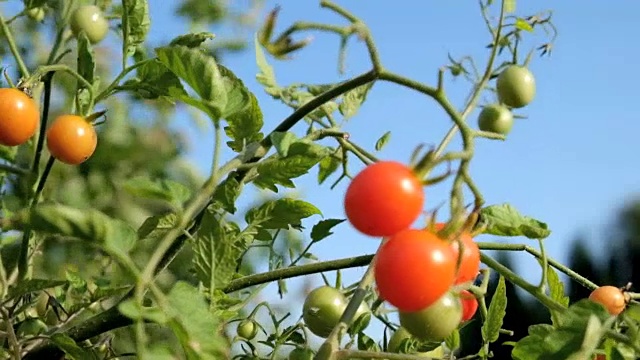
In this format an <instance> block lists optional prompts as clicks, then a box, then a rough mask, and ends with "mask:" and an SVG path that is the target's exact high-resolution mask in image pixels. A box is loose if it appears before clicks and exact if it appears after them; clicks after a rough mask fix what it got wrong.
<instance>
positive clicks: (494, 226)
mask: <svg viewBox="0 0 640 360" xmlns="http://www.w3.org/2000/svg"><path fill="white" fill-rule="evenodd" d="M479 225H480V226H483V227H484V231H483V233H484V234H491V235H498V236H526V237H528V238H530V239H544V238H546V237H548V236H549V235H551V230H549V227H548V226H547V224H545V223H543V222H542V221H539V220H536V219H533V218H531V217H528V216H525V215H522V214H520V213H519V212H518V210H516V209H515V208H514V207H513V206H511V205H509V204H501V205H491V206H487V207H485V208H483V209H482V210H480V219H479Z"/></svg>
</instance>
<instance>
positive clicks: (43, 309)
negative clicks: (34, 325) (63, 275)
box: [36, 291, 49, 318]
mask: <svg viewBox="0 0 640 360" xmlns="http://www.w3.org/2000/svg"><path fill="white" fill-rule="evenodd" d="M48 303H49V295H47V294H46V293H45V292H44V291H42V292H41V293H40V294H39V295H38V300H37V301H36V313H37V314H38V317H39V318H44V316H45V315H46V314H47V310H49V308H48V306H47V305H48Z"/></svg>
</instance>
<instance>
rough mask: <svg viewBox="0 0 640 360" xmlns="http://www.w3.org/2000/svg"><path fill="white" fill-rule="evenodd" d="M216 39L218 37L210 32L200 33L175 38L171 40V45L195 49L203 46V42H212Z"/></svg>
mask: <svg viewBox="0 0 640 360" xmlns="http://www.w3.org/2000/svg"><path fill="white" fill-rule="evenodd" d="M215 37H216V36H215V35H214V34H212V33H210V32H198V33H192V34H185V35H180V36H177V37H175V38H173V40H171V42H170V43H169V45H170V46H177V45H182V46H186V47H190V48H195V47H198V46H200V44H202V43H203V42H205V41H207V40H211V39H213V38H215Z"/></svg>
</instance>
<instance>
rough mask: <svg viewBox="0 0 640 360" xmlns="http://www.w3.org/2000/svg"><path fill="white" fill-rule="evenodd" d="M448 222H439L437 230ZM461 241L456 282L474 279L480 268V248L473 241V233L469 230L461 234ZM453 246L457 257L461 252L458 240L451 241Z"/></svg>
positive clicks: (436, 226)
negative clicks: (460, 257)
mask: <svg viewBox="0 0 640 360" xmlns="http://www.w3.org/2000/svg"><path fill="white" fill-rule="evenodd" d="M445 225H446V224H444V223H438V224H436V225H435V230H436V231H440V230H442V229H443V228H444V227H445ZM459 240H460V242H462V247H463V250H462V255H461V256H462V259H460V266H459V267H458V272H457V274H456V281H455V283H456V284H461V283H464V282H468V281H473V280H475V278H476V277H477V276H478V271H479V270H480V248H479V247H478V244H476V243H475V242H474V241H473V238H472V237H471V234H470V233H469V232H467V231H465V232H463V233H462V234H460V239H459ZM451 248H452V249H453V254H454V257H455V258H456V259H457V258H458V256H460V255H459V253H460V244H459V242H458V240H455V239H454V240H452V241H451Z"/></svg>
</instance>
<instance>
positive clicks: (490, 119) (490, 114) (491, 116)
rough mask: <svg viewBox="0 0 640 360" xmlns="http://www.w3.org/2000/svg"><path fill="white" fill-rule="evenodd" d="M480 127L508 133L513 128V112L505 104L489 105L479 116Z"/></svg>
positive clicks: (498, 132)
mask: <svg viewBox="0 0 640 360" xmlns="http://www.w3.org/2000/svg"><path fill="white" fill-rule="evenodd" d="M478 128H479V129H480V130H482V131H487V132H492V133H496V134H502V135H507V134H509V132H511V128H513V114H512V113H511V110H509V109H508V108H507V107H506V106H504V105H500V104H491V105H487V106H485V107H484V108H483V109H482V111H480V115H479V116H478Z"/></svg>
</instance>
